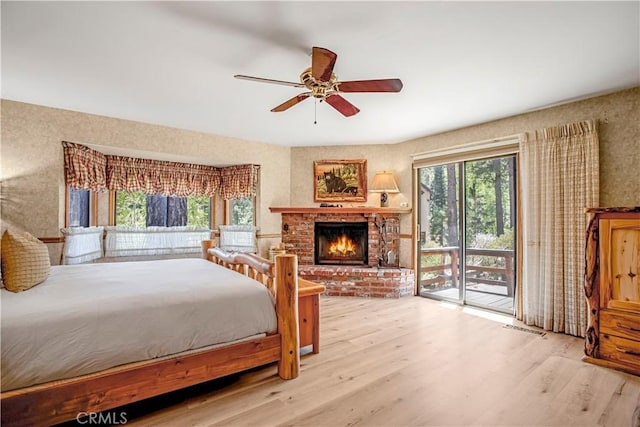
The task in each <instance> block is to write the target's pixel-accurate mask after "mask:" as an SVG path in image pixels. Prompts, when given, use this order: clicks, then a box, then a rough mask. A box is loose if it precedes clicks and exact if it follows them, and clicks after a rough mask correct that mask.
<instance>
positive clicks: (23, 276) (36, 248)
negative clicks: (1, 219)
mask: <svg viewBox="0 0 640 427" xmlns="http://www.w3.org/2000/svg"><path fill="white" fill-rule="evenodd" d="M50 270H51V263H50V261H49V250H48V249H47V245H45V244H44V243H42V242H41V241H40V240H38V239H36V238H35V237H33V236H32V235H31V234H29V233H24V235H22V236H21V235H18V234H15V233H13V232H11V231H9V230H7V231H5V232H4V234H3V235H2V281H3V282H4V287H5V288H6V289H7V290H8V291H11V292H21V291H26V290H27V289H29V288H31V287H33V286H35V285H37V284H38V283H42V282H43V281H44V280H45V279H46V278H47V276H49V271H50Z"/></svg>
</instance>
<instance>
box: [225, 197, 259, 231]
mask: <svg viewBox="0 0 640 427" xmlns="http://www.w3.org/2000/svg"><path fill="white" fill-rule="evenodd" d="M255 206H256V198H255V197H242V198H238V199H229V200H225V224H228V225H255V223H256V214H255V212H256V209H255Z"/></svg>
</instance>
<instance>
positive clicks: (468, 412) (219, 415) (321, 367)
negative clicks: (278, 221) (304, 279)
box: [127, 297, 640, 426]
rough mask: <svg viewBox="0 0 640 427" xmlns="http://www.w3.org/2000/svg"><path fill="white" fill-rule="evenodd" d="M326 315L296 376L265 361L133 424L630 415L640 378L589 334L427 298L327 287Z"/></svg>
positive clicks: (596, 419) (601, 422)
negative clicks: (603, 353) (597, 357)
mask: <svg viewBox="0 0 640 427" xmlns="http://www.w3.org/2000/svg"><path fill="white" fill-rule="evenodd" d="M321 317H322V320H321V350H320V354H317V355H307V356H303V357H302V370H301V374H300V377H299V378H297V379H295V380H292V381H283V380H280V379H279V378H278V377H277V376H276V371H275V367H274V366H273V365H270V366H267V367H264V368H261V369H257V370H254V371H252V372H249V373H245V374H242V375H240V376H239V377H237V378H236V379H235V380H234V381H231V382H230V383H229V382H228V384H226V385H225V386H224V387H220V386H219V385H218V386H216V384H213V385H210V386H208V387H209V389H207V388H206V387H204V388H201V389H200V391H199V394H195V395H191V396H190V397H188V398H186V399H185V398H184V397H183V398H182V400H181V399H180V398H178V399H177V401H176V402H174V403H172V401H171V400H169V401H167V400H166V399H165V400H164V401H163V402H162V403H161V405H164V407H158V408H154V410H152V411H151V412H149V413H148V414H146V415H142V416H140V417H139V418H135V419H130V420H129V422H128V424H127V425H129V426H146V425H159V426H183V425H193V426H209V425H224V426H226V425H230V426H245V425H259V426H263V425H264V426H268V425H295V426H298V425H300V426H307V425H309V426H351V425H363V426H399V425H415V426H422V425H424V426H441V425H458V426H467V425H484V426H494V425H501V426H505V425H519V426H523V425H527V426H539V425H540V426H541V425H553V426H631V425H632V415H633V412H634V409H635V408H636V406H637V404H638V399H639V397H640V378H638V377H634V376H631V375H627V374H623V373H620V372H617V371H614V370H610V369H606V368H602V367H598V366H594V365H590V364H587V363H584V362H582V361H581V360H580V358H581V357H582V347H583V340H582V339H578V338H572V337H569V336H567V335H562V334H553V333H547V334H546V335H545V336H539V335H536V334H532V333H527V332H522V331H518V330H513V329H508V328H504V327H503V323H500V322H495V321H492V320H487V319H485V318H482V317H478V316H475V315H471V314H467V313H466V312H463V311H461V310H460V308H451V307H450V306H447V305H445V304H440V303H438V302H435V301H431V300H427V299H424V298H420V297H405V298H403V299H400V300H386V299H360V298H348V297H342V298H341V297H323V298H322V299H321ZM153 405H160V404H158V403H153ZM166 405H168V406H166Z"/></svg>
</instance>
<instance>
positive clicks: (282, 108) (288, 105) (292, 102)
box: [271, 92, 311, 113]
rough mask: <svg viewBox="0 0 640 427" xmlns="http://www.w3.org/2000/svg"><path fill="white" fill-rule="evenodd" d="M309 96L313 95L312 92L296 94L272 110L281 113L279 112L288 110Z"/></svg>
mask: <svg viewBox="0 0 640 427" xmlns="http://www.w3.org/2000/svg"><path fill="white" fill-rule="evenodd" d="M309 96H311V92H305V93H301V94H300V95H298V96H294V97H293V98H291V99H289V100H288V101H285V102H283V103H282V104H280V105H278V106H277V107H276V108H273V109H272V110H271V111H273V112H274V113H279V112H282V111H285V110H288V109H289V108H291V107H293V106H294V105H296V104H297V103H298V102H301V101H304V100H305V99H307V98H308V97H309Z"/></svg>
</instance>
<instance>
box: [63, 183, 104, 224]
mask: <svg viewBox="0 0 640 427" xmlns="http://www.w3.org/2000/svg"><path fill="white" fill-rule="evenodd" d="M96 209H97V201H96V197H95V193H93V192H92V191H90V190H76V189H74V188H70V187H67V215H66V226H67V227H89V226H91V225H95V217H96V215H95V213H96Z"/></svg>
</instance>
